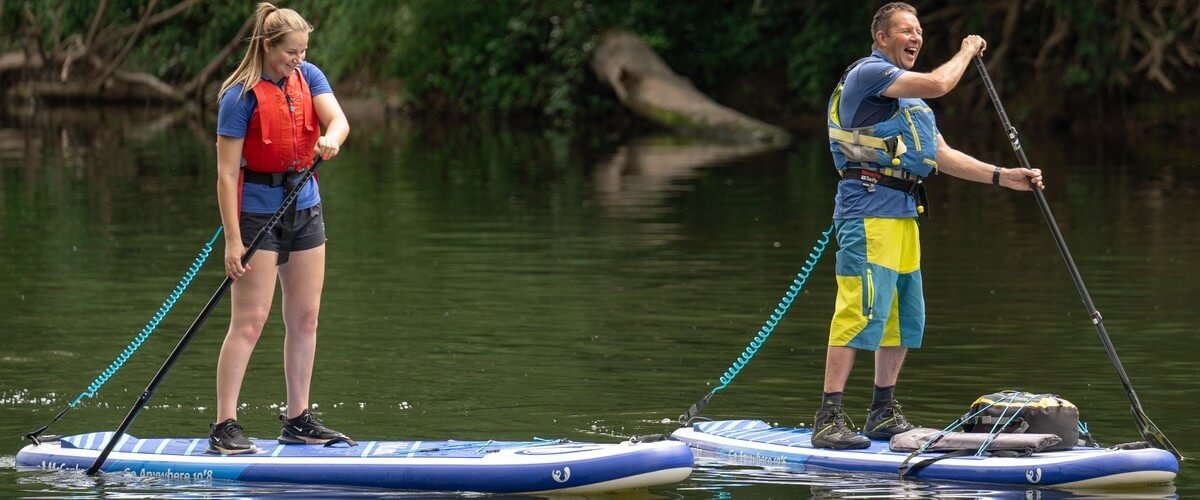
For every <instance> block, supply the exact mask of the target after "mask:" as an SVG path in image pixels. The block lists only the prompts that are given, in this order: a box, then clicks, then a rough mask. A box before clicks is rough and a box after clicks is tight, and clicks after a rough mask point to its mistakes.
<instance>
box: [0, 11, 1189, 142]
mask: <svg viewBox="0 0 1200 500" xmlns="http://www.w3.org/2000/svg"><path fill="white" fill-rule="evenodd" d="M180 1H182V0H162V1H161V2H159V5H158V7H157V8H156V11H157V12H162V11H164V10H166V9H169V8H170V7H172V6H175V5H178V4H179V2H180ZM1018 1H1019V0H1004V1H979V0H976V1H969V2H948V1H944V0H935V1H930V2H914V3H917V4H918V7H919V8H920V9H921V18H922V21H923V23H924V28H925V33H926V38H925V48H924V49H923V51H922V56H921V60H920V61H919V62H918V69H920V70H928V69H932V68H933V67H935V66H936V65H937V64H938V63H940V62H941V61H944V60H946V58H948V57H949V56H950V55H951V54H952V52H953V51H954V50H956V49H957V46H958V44H957V40H958V39H959V38H960V37H961V36H963V35H964V34H966V33H971V32H977V33H981V34H984V35H985V36H986V37H988V38H989V41H991V43H992V47H993V48H997V47H999V46H1000V45H1001V44H1005V43H1006V44H1008V45H1009V47H1010V49H1009V50H1008V52H1007V55H1006V56H1005V57H1006V61H1003V63H1004V66H1005V68H1006V70H1007V72H1006V77H1007V78H1008V79H1010V80H1012V81H1041V82H1047V83H1051V84H1056V85H1057V84H1061V85H1063V86H1065V87H1066V88H1068V89H1072V90H1074V91H1077V94H1080V95H1088V94H1091V95H1095V94H1103V95H1106V96H1109V97H1112V96H1117V97H1121V96H1128V95H1130V94H1131V93H1142V94H1145V93H1146V92H1151V91H1155V90H1161V88H1160V87H1156V86H1153V85H1150V86H1147V85H1140V86H1139V85H1136V84H1137V83H1141V82H1145V81H1146V78H1147V77H1146V71H1147V70H1146V69H1145V68H1144V67H1143V68H1136V67H1135V65H1136V63H1137V61H1138V60H1140V59H1141V58H1142V57H1143V55H1144V54H1146V51H1147V50H1148V45H1149V42H1148V41H1147V39H1145V38H1144V35H1145V33H1147V29H1146V28H1144V26H1145V25H1146V24H1153V25H1154V26H1152V28H1153V30H1158V31H1156V32H1155V33H1156V34H1158V35H1162V34H1163V33H1165V35H1163V36H1166V37H1167V38H1166V39H1163V40H1165V41H1166V42H1168V43H1178V44H1183V45H1187V44H1191V45H1188V46H1189V47H1190V46H1194V45H1195V44H1196V42H1195V40H1197V39H1200V35H1198V33H1200V29H1198V28H1197V27H1196V25H1197V23H1196V22H1194V20H1193V19H1192V18H1191V17H1188V16H1194V11H1193V10H1189V9H1188V8H1186V4H1187V2H1184V3H1183V4H1178V5H1183V7H1179V6H1176V7H1171V6H1170V5H1167V3H1150V4H1144V3H1138V4H1126V3H1123V2H1122V3H1117V4H1113V3H1111V2H1092V1H1090V0H1061V1H1055V2H1046V3H1045V4H1038V3H1034V4H1028V2H1026V3H1023V4H1014V3H1013V2H1018ZM147 3H148V2H147V1H146V0H109V1H108V8H107V10H106V11H105V14H104V17H103V19H102V20H101V23H100V27H101V30H100V31H101V33H104V32H106V31H107V32H111V31H113V30H114V29H120V28H126V27H131V26H133V25H135V24H136V22H137V20H138V18H139V16H140V15H141V11H142V9H144V8H145V5H146V4H147ZM279 3H280V4H281V5H283V6H287V7H290V8H294V9H296V10H297V11H299V12H300V13H301V15H303V16H304V17H305V18H306V19H308V20H309V22H311V23H312V24H313V25H314V27H315V28H316V32H315V33H314V34H313V35H312V37H311V38H310V49H309V59H310V60H311V61H312V62H314V63H316V64H317V65H318V66H320V67H321V68H322V69H323V70H325V72H326V74H327V75H328V76H329V77H330V79H331V80H333V81H334V82H335V83H336V82H344V81H349V80H352V81H355V82H356V83H365V85H363V86H360V87H356V89H357V90H358V91H359V92H363V91H366V92H370V90H371V88H372V86H373V85H388V86H393V84H395V83H399V84H400V85H402V86H403V88H404V90H405V91H406V92H407V93H408V94H409V96H410V97H412V98H413V101H414V102H415V103H416V104H417V105H418V106H420V107H423V108H424V109H426V110H430V111H434V112H450V113H457V114H470V115H480V116H496V115H531V114H532V115H537V116H541V117H545V118H549V119H551V120H553V121H554V122H556V123H560V124H569V123H571V122H573V121H578V120H580V119H583V118H584V117H587V116H591V115H594V114H596V112H597V111H601V112H603V111H605V110H607V109H609V108H610V107H611V106H613V104H612V102H613V99H612V98H611V95H610V93H609V91H608V90H606V89H603V88H602V87H601V86H600V85H599V84H598V83H597V82H596V81H595V78H594V77H593V76H592V74H591V69H590V67H589V66H588V58H589V57H590V55H591V52H592V49H593V48H594V47H595V45H596V43H597V37H598V35H599V34H600V33H601V32H602V31H603V30H605V29H610V28H615V29H624V30H628V31H631V32H634V33H636V34H638V35H639V36H641V37H642V39H643V40H645V41H646V42H647V43H648V44H649V45H650V46H651V47H652V48H654V49H655V50H656V51H657V52H658V53H659V55H661V56H662V58H663V59H664V61H665V62H666V63H667V64H668V65H669V66H670V67H671V68H672V69H674V70H675V71H676V72H677V73H679V74H680V75H683V76H685V77H687V78H689V79H691V80H692V81H693V82H694V83H695V85H696V86H697V87H698V88H699V89H700V90H701V91H705V92H708V93H710V94H714V93H716V92H720V91H722V90H723V87H724V86H727V85H728V84H729V83H730V82H736V81H738V79H739V78H742V77H744V76H746V75H754V76H755V77H756V78H759V80H758V81H763V80H761V79H763V78H765V79H767V81H775V82H784V83H786V89H787V92H788V93H787V94H786V95H780V96H772V98H774V99H776V100H778V101H779V102H777V103H776V102H771V103H767V104H768V105H769V106H770V107H771V108H774V109H778V110H780V111H781V112H782V111H785V110H796V109H806V110H812V111H819V110H821V109H822V108H823V107H824V104H825V102H826V99H827V98H828V95H829V92H830V90H831V87H832V86H833V84H834V82H835V81H836V79H837V77H838V75H840V74H841V72H842V70H843V69H844V68H845V67H846V65H848V64H849V63H851V62H852V61H854V60H855V59H857V58H859V57H861V56H864V55H866V54H867V53H868V51H869V47H870V43H871V42H870V38H869V36H868V34H867V31H868V25H869V23H870V20H871V16H872V14H873V13H874V11H875V9H877V8H878V6H879V5H880V2H879V1H878V0H851V1H825V0H801V1H794V0H691V1H662V0H469V1H465V2H456V1H451V0H355V1H326V0H291V1H280V2H279ZM99 4H100V2H96V1H78V0H8V1H6V2H4V3H3V4H0V5H2V7H0V9H2V10H0V35H2V36H0V51H13V50H21V49H23V48H24V43H25V37H24V36H22V33H32V34H34V36H35V37H36V39H37V43H38V44H39V45H40V49H41V50H42V51H43V52H46V53H48V52H52V51H57V50H60V49H62V48H64V47H65V46H66V45H67V44H69V43H72V42H71V41H72V40H80V39H82V36H84V35H85V34H86V33H87V31H88V29H89V27H90V26H91V22H92V18H93V16H94V15H95V12H96V9H97V8H98V6H99ZM1014 5H1016V6H1017V8H1018V11H1017V12H1018V13H1019V19H1018V22H1017V23H1015V24H1014V26H1015V29H1014V30H1013V32H1012V33H1011V34H1009V35H1008V36H1009V39H1008V40H1002V39H1001V35H1002V33H1001V31H1002V30H1003V29H1004V23H1003V22H1002V19H1003V17H1002V16H1003V15H1004V14H1005V13H1006V12H1007V9H1009V8H1010V7H1012V6H1014ZM254 6H255V2H253V1H246V0H206V1H204V2H199V3H197V4H196V5H194V6H192V7H191V8H190V9H188V10H187V11H186V12H184V13H183V14H181V15H179V16H177V17H175V18H174V19H172V20H171V21H170V22H168V23H166V24H163V25H160V26H156V27H153V28H151V29H149V30H148V31H147V32H146V33H145V34H144V35H143V36H142V37H141V38H139V40H138V41H137V43H136V44H135V45H134V48H133V50H132V52H131V53H130V54H129V56H128V58H127V59H126V61H125V62H124V64H123V67H124V68H126V69H131V70H138V71H146V72H149V73H152V74H154V75H157V76H159V77H160V78H162V79H163V80H165V81H167V82H171V83H182V82H186V81H188V80H190V79H191V78H192V77H194V76H195V75H196V74H197V73H199V71H200V70H201V69H202V68H203V67H204V66H205V65H207V64H208V63H209V62H210V61H211V60H212V58H213V57H215V56H216V54H218V53H219V52H220V51H221V49H222V48H223V47H225V46H226V45H227V44H228V43H229V41H230V40H231V39H232V38H233V36H234V35H235V34H236V33H237V31H238V29H239V28H240V27H241V26H242V23H243V22H244V21H245V20H246V18H247V17H248V16H250V14H251V13H252V12H253V10H254ZM1122 6H1124V7H1122ZM27 19H32V23H30V22H29V21H27ZM1139 23H1143V24H1139ZM1064 27H1065V28H1067V29H1068V33H1067V35H1066V36H1061V37H1059V38H1058V42H1057V43H1054V44H1047V43H1046V41H1047V40H1048V39H1050V38H1051V37H1053V36H1057V35H1055V34H1054V33H1055V32H1056V31H1058V30H1060V29H1061V28H1064ZM1176 32H1177V33H1176ZM1060 34H1061V33H1060ZM1172 34H1174V35H1172ZM1171 36H1175V37H1176V38H1170V37H1171ZM1158 41H1162V40H1156V43H1157V42H1158ZM123 43H124V41H123V40H109V42H108V46H104V47H93V49H94V50H97V51H99V52H101V53H102V54H106V55H109V56H111V55H114V54H116V53H117V52H119V50H120V49H121V45H122V44H123ZM1185 48H1186V47H1184V48H1180V49H1179V50H1180V51H1181V52H1182V51H1184V49H1185ZM1187 50H1192V49H1187ZM243 51H244V45H243V46H240V47H238V50H237V51H235V52H234V53H233V54H232V55H231V56H230V57H229V58H227V60H225V61H223V63H222V65H221V67H220V68H219V70H218V72H217V75H215V78H216V79H218V80H219V79H220V78H222V77H223V76H224V75H225V74H228V72H230V71H232V69H233V68H234V66H235V65H236V64H237V62H238V60H239V59H240V57H241V55H242V53H243ZM1043 52H1044V54H1043ZM993 53H995V51H993ZM1035 59H1036V60H1038V61H1039V63H1040V64H1041V65H1040V66H1039V67H1035V66H1034V64H1033V63H1034V61H1035ZM1176 59H1178V58H1176ZM1191 68H1194V66H1193V67H1191ZM1164 71H1165V72H1166V73H1167V74H1168V76H1169V77H1170V78H1172V79H1174V80H1176V82H1180V81H1186V80H1189V79H1193V80H1194V78H1195V71H1194V69H1190V68H1189V67H1187V66H1186V65H1181V64H1178V63H1176V64H1175V65H1174V66H1172V67H1167V68H1165V69H1164ZM47 74H49V73H47ZM0 76H4V75H0ZM780 88H783V85H780ZM1147 88H1149V89H1150V90H1149V91H1148V90H1146V89H1147Z"/></svg>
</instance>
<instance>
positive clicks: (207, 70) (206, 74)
mask: <svg viewBox="0 0 1200 500" xmlns="http://www.w3.org/2000/svg"><path fill="white" fill-rule="evenodd" d="M253 27H254V18H252V17H251V18H249V19H246V22H245V23H242V28H241V29H239V30H238V32H237V34H236V35H233V39H231V40H229V43H227V44H225V47H224V48H222V49H221V52H219V53H217V56H216V57H214V58H212V60H211V61H209V62H208V64H206V65H204V69H202V70H200V73H198V74H197V75H196V76H195V78H192V81H190V82H188V83H187V84H186V85H184V86H183V94H184V95H191V96H196V97H200V93H202V92H204V86H205V85H207V84H208V80H209V78H210V77H212V74H213V73H214V72H216V71H217V68H220V67H221V65H222V64H224V63H225V60H226V59H228V58H229V55H230V54H232V53H233V51H235V50H237V48H238V47H240V46H241V45H242V41H244V40H245V39H246V35H247V34H249V33H250V30H251V28H253Z"/></svg>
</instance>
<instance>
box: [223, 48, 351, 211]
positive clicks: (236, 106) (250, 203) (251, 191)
mask: <svg viewBox="0 0 1200 500" xmlns="http://www.w3.org/2000/svg"><path fill="white" fill-rule="evenodd" d="M300 73H301V74H302V75H304V80H305V81H306V82H308V90H309V92H310V93H311V94H312V96H313V97H316V96H319V95H321V94H327V93H332V92H333V89H332V88H331V87H330V86H329V80H327V79H326V78H325V73H323V72H321V69H320V68H318V67H316V66H314V65H313V64H310V63H308V62H303V63H301V64H300ZM263 79H264V80H267V78H266V77H265V76H264V77H263ZM286 81H287V80H286V79H284V80H280V81H278V82H275V83H276V85H279V87H280V88H283V84H284V83H285V82H286ZM241 93H242V84H240V83H238V84H234V85H233V86H231V87H229V88H228V89H227V90H225V93H224V94H222V95H221V104H220V105H219V106H218V107H217V135H223V136H225V137H234V138H238V139H242V138H245V137H246V131H247V130H248V129H249V128H250V116H251V115H253V114H254V108H256V107H257V106H258V98H257V97H255V96H254V92H246V94H245V95H243V96H241V98H240V99H239V98H238V96H239V95H240V94H241ZM283 195H284V189H283V187H282V186H280V187H274V188H273V187H270V186H264V185H262V184H254V183H250V182H247V183H244V184H243V185H242V211H243V212H247V213H252V214H273V213H275V211H276V210H278V209H279V206H280V205H282V204H283ZM320 202H321V193H320V191H319V190H318V189H317V181H316V179H313V180H312V181H311V182H309V183H308V184H305V185H304V188H303V189H301V190H300V195H299V196H297V197H296V209H297V210H303V209H305V208H310V207H313V206H315V205H316V204H318V203H320Z"/></svg>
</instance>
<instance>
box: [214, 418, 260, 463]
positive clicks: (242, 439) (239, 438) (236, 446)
mask: <svg viewBox="0 0 1200 500" xmlns="http://www.w3.org/2000/svg"><path fill="white" fill-rule="evenodd" d="M208 430H209V435H208V452H209V453H220V454H222V455H240V454H242V453H258V451H259V449H258V447H257V446H254V443H252V442H250V439H248V438H247V437H246V435H245V434H242V424H239V423H238V422H237V420H234V419H232V418H230V419H226V420H225V421H224V422H221V423H219V424H211V425H209V426H208Z"/></svg>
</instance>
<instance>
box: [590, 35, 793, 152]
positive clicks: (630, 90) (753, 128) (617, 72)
mask: <svg viewBox="0 0 1200 500" xmlns="http://www.w3.org/2000/svg"><path fill="white" fill-rule="evenodd" d="M590 65H591V68H592V71H593V72H594V73H595V74H596V77H597V78H599V80H600V81H601V82H602V83H604V84H605V85H607V86H608V87H610V88H611V89H612V90H613V92H615V93H616V95H617V99H619V100H620V101H621V103H622V104H624V105H625V106H626V107H627V108H629V109H630V110H632V111H633V112H635V113H637V114H638V115H641V116H642V117H645V118H646V119H649V120H651V121H653V122H655V123H658V124H661V125H663V126H665V127H668V128H671V129H674V130H677V131H682V132H685V133H691V134H698V135H702V136H706V137H712V138H716V139H721V140H731V141H736V142H757V143H764V144H778V145H784V144H787V143H788V142H790V141H791V137H790V136H789V135H788V133H787V132H786V131H785V130H783V129H782V128H780V127H776V126H774V125H771V124H768V123H764V122H762V121H759V120H756V119H754V118H751V117H749V116H746V115H744V114H742V113H739V112H737V111H735V110H733V109H730V108H728V107H725V106H722V105H720V104H718V103H716V102H714V101H713V100H712V99H710V98H709V97H708V96H706V95H704V93H702V92H700V91H699V90H696V87H695V86H694V85H692V83H691V82H690V81H688V79H686V78H684V77H682V76H679V75H678V74H676V73H675V72H674V71H672V70H671V68H670V67H668V66H667V64H666V63H665V62H663V60H662V58H660V57H659V56H658V54H656V53H655V52H654V50H653V49H651V48H650V47H649V46H648V45H646V43H645V42H643V41H642V40H641V38H639V37H638V36H637V35H635V34H633V33H630V32H627V31H618V30H612V31H606V32H604V33H602V34H601V35H600V39H599V42H598V43H597V45H596V49H595V51H593V53H592V57H591V61H590Z"/></svg>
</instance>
